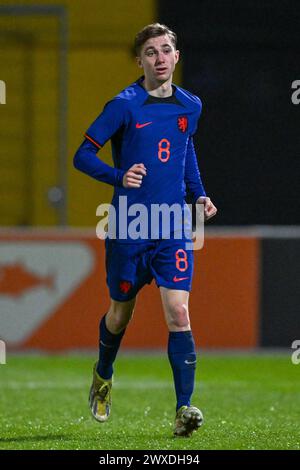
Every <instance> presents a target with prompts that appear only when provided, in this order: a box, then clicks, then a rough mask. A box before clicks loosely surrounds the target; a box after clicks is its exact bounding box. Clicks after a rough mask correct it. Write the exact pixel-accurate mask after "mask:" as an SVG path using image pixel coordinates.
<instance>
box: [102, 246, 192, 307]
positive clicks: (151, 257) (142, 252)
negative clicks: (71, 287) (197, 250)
mask: <svg viewBox="0 0 300 470" xmlns="http://www.w3.org/2000/svg"><path fill="white" fill-rule="evenodd" d="M186 242H187V240H174V239H173V240H155V241H151V240H149V241H145V242H143V243H120V242H119V241H117V240H109V239H106V240H105V248H106V273H107V277H106V282H107V285H108V288H109V292H110V296H111V298H112V299H113V300H117V301H127V300H130V299H133V298H134V297H135V296H136V294H137V293H138V291H139V290H140V289H141V288H142V287H143V286H144V285H145V284H150V283H151V282H152V279H153V278H154V279H155V282H156V285H157V287H160V286H163V287H167V288H168V289H177V290H186V291H190V290H191V285H192V276H193V268H194V253H193V250H186Z"/></svg>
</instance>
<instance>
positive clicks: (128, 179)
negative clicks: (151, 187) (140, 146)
mask: <svg viewBox="0 0 300 470" xmlns="http://www.w3.org/2000/svg"><path fill="white" fill-rule="evenodd" d="M146 175H147V170H146V167H145V165H144V163H135V164H134V165H132V167H130V168H129V170H128V171H126V173H125V175H124V176H123V186H124V188H140V186H141V184H142V181H143V176H146Z"/></svg>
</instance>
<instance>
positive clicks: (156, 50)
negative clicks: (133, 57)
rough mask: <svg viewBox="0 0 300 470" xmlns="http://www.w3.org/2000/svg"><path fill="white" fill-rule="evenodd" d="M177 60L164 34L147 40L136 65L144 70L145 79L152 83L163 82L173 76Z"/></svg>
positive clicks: (169, 40)
mask: <svg viewBox="0 0 300 470" xmlns="http://www.w3.org/2000/svg"><path fill="white" fill-rule="evenodd" d="M178 60H179V51H176V50H175V48H174V45H173V43H172V41H171V39H170V37H169V36H168V35H167V34H165V35H164V36H158V37H156V38H150V39H148V40H147V41H146V42H145V43H144V44H143V46H142V48H141V52H140V56H139V57H137V61H138V65H139V66H140V67H142V68H143V69H144V74H145V77H146V79H148V80H150V81H152V82H153V81H154V82H162V83H163V82H165V81H167V80H168V79H169V78H170V77H171V76H172V74H173V72H174V69H175V65H176V64H177V62H178Z"/></svg>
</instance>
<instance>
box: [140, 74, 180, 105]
mask: <svg viewBox="0 0 300 470" xmlns="http://www.w3.org/2000/svg"><path fill="white" fill-rule="evenodd" d="M144 79H145V75H142V76H141V77H140V78H138V79H137V81H136V84H137V85H139V86H140V87H141V89H142V90H143V91H144V93H145V96H147V97H152V98H156V99H157V100H158V101H160V100H161V101H163V100H167V99H168V98H171V97H172V96H174V95H176V92H177V86H176V85H174V83H172V90H173V93H172V95H171V96H166V97H165V98H162V97H158V96H153V95H150V94H149V93H148V92H147V90H146V89H145V88H144V87H143V85H142V81H143V80H144Z"/></svg>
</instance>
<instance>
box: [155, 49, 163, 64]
mask: <svg viewBox="0 0 300 470" xmlns="http://www.w3.org/2000/svg"><path fill="white" fill-rule="evenodd" d="M156 62H157V63H158V64H161V63H162V62H164V54H163V52H158V54H157V58H156Z"/></svg>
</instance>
